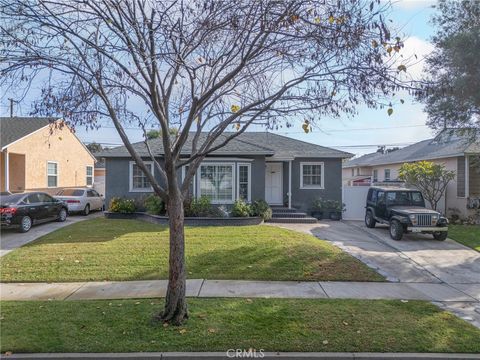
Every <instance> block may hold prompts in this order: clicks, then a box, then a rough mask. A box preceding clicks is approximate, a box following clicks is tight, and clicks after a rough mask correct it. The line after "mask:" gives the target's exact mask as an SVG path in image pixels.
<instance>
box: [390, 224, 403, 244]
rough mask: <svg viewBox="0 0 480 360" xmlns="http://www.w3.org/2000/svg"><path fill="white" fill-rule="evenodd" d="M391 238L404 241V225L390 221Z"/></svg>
mask: <svg viewBox="0 0 480 360" xmlns="http://www.w3.org/2000/svg"><path fill="white" fill-rule="evenodd" d="M390 237H391V238H392V239H393V240H402V237H403V225H402V224H401V223H400V221H398V220H392V221H390Z"/></svg>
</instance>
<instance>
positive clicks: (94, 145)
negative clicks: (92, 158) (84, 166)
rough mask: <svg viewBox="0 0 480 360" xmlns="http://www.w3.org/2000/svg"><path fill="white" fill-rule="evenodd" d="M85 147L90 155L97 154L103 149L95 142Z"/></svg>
mask: <svg viewBox="0 0 480 360" xmlns="http://www.w3.org/2000/svg"><path fill="white" fill-rule="evenodd" d="M85 146H86V147H87V149H88V150H90V152H91V153H92V154H95V153H98V152H100V151H102V150H103V149H104V148H103V147H102V145H101V144H99V143H96V142H92V143H90V144H87V145H85Z"/></svg>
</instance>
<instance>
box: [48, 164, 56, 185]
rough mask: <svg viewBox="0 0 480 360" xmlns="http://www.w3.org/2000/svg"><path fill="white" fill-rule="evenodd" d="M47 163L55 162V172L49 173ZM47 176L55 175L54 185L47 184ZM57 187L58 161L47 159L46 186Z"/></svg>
mask: <svg viewBox="0 0 480 360" xmlns="http://www.w3.org/2000/svg"><path fill="white" fill-rule="evenodd" d="M49 164H55V173H50V172H49V169H48V165H49ZM49 177H55V185H53V186H50V185H49V184H48V178H49ZM56 187H58V162H57V161H50V160H48V161H47V188H56Z"/></svg>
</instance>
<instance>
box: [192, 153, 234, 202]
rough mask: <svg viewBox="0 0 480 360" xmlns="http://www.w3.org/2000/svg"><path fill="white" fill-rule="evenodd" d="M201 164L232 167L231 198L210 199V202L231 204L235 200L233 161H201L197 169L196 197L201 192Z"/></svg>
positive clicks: (199, 195)
mask: <svg viewBox="0 0 480 360" xmlns="http://www.w3.org/2000/svg"><path fill="white" fill-rule="evenodd" d="M202 166H229V167H231V168H232V198H231V199H225V200H215V199H211V203H212V204H233V202H234V201H235V194H236V191H235V184H236V182H235V163H233V162H228V163H227V162H215V161H206V162H202V163H201V164H200V166H199V167H198V170H197V175H198V176H197V189H198V197H201V196H202V195H203V194H202Z"/></svg>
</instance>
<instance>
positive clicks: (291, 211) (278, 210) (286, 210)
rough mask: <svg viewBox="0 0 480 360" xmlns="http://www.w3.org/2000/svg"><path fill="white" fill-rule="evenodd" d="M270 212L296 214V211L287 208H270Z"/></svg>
mask: <svg viewBox="0 0 480 360" xmlns="http://www.w3.org/2000/svg"><path fill="white" fill-rule="evenodd" d="M271 209H272V212H273V213H279V214H280V213H282V214H283V213H295V212H297V209H293V208H288V207H283V206H271Z"/></svg>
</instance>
